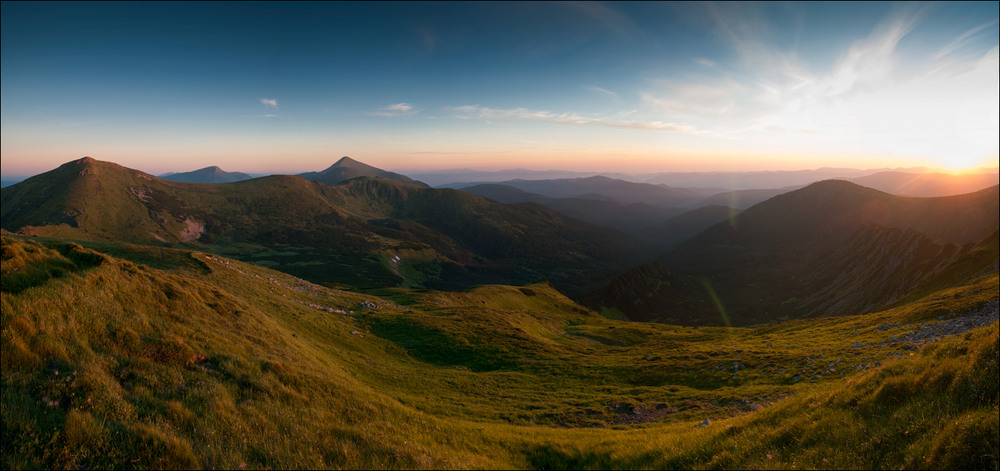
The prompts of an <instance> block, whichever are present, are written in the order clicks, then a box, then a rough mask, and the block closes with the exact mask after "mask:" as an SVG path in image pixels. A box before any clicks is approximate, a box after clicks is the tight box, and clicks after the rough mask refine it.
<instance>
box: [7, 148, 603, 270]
mask: <svg viewBox="0 0 1000 471" xmlns="http://www.w3.org/2000/svg"><path fill="white" fill-rule="evenodd" d="M341 167H342V168H354V166H346V167H345V166H343V165H342V166H341ZM0 196H2V201H3V206H2V210H0V211H2V219H0V221H2V226H3V228H4V229H6V230H9V231H12V232H20V233H23V234H32V235H38V236H48V237H60V238H68V239H76V240H92V241H116V242H128V243H140V244H161V245H165V246H183V247H197V248H200V249H203V250H209V251H213V252H216V253H220V254H225V255H227V256H231V257H236V258H241V259H243V260H248V261H253V262H254V263H258V264H261V265H267V266H271V267H275V268H278V269H280V270H282V271H285V272H288V273H293V274H295V275H297V276H301V277H304V278H308V279H310V280H313V281H316V282H325V283H341V284H350V285H352V286H360V287H382V286H395V285H400V284H402V285H412V286H430V287H439V288H440V287H449V288H452V287H469V286H472V285H474V284H476V283H483V282H504V283H524V282H537V281H541V280H545V279H549V280H551V281H552V282H554V283H557V284H559V285H560V286H563V287H572V286H574V285H576V286H579V283H580V282H579V281H578V280H580V279H583V278H586V274H587V273H591V272H595V271H596V272H598V273H605V272H609V271H610V270H611V269H612V268H617V267H619V266H621V264H622V261H621V260H620V258H619V257H618V255H619V254H620V251H621V245H622V244H619V242H618V241H617V240H616V237H615V235H616V233H615V232H614V231H611V230H608V229H604V228H600V227H596V226H592V225H588V224H585V223H582V222H580V221H576V220H573V219H570V218H566V217H564V216H562V215H561V214H559V213H556V212H554V211H551V210H547V209H545V208H541V207H531V206H523V205H518V206H510V205H504V204H501V203H498V202H495V201H492V200H489V199H486V198H482V197H478V196H475V195H471V194H467V193H460V192H455V191H454V190H434V189H429V188H424V187H423V186H421V185H418V184H414V183H406V182H400V181H395V180H388V179H382V178H364V177H359V178H355V179H352V180H348V181H346V182H343V183H341V184H339V185H336V186H330V185H325V184H322V183H317V182H310V181H307V180H304V179H302V178H300V177H296V176H288V175H283V176H280V175H276V176H269V177H263V178H257V179H253V180H246V181H241V182H236V183H229V184H214V185H208V184H192V183H179V182H171V181H166V180H162V179H159V178H157V177H153V176H151V175H147V174H144V173H142V172H139V171H136V170H131V169H127V168H125V167H121V166H118V165H115V164H112V163H108V162H99V161H96V160H94V159H90V158H86V159H81V160H78V161H74V162H70V163H67V164H65V165H63V166H60V167H59V168H57V169H55V170H53V171H51V172H47V173H45V174H42V175H39V176H36V177H33V178H30V179H28V180H26V181H24V182H21V183H19V184H17V185H14V186H12V187H8V188H4V189H3V190H2V193H0ZM438 204H440V206H435V205H438Z"/></svg>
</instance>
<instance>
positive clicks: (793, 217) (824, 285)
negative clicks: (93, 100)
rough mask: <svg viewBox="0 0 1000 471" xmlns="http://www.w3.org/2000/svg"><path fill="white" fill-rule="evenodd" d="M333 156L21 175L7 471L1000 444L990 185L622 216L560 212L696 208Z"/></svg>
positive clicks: (5, 269)
mask: <svg viewBox="0 0 1000 471" xmlns="http://www.w3.org/2000/svg"><path fill="white" fill-rule="evenodd" d="M334 167H336V168H341V169H344V172H340V173H341V176H340V177H335V176H331V180H330V181H331V182H333V183H332V184H327V183H324V182H320V181H310V180H307V179H305V178H303V177H301V176H294V175H276V176H268V177H262V178H254V179H249V180H243V181H239V182H233V183H185V182H175V181H170V180H165V179H161V178H157V177H155V176H152V175H149V174H145V173H143V172H140V171H138V170H134V169H129V168H126V167H122V166H120V165H117V164H114V163H110V162H101V161H97V160H95V159H91V158H84V159H80V160H77V161H73V162H69V163H66V164H64V165H62V166H60V167H58V168H56V169H54V170H52V171H50V172H46V173H44V174H41V175H38V176H35V177H32V178H30V179H27V180H25V181H23V182H20V183H17V184H15V185H12V186H10V187H7V188H4V189H3V190H2V191H0V202H2V205H0V227H2V229H0V232H2V237H0V239H2V240H0V253H2V264H0V265H2V266H0V278H2V282H0V301H2V305H3V309H2V311H0V317H2V325H3V333H2V337H3V339H2V340H3V342H2V344H0V345H2V355H0V363H2V372H3V374H2V377H0V381H2V386H3V389H2V390H3V397H2V402H3V407H2V408H0V425H2V427H0V441H2V444H3V449H4V453H3V454H2V458H0V459H2V464H3V466H4V468H5V469H8V468H9V469H22V468H33V469H37V468H46V469H55V468H59V469H63V468H111V467H122V466H126V467H127V466H135V467H151V468H169V469H181V468H200V467H205V468H227V469H230V468H231V469H243V468H248V467H249V468H310V469H321V468H324V469H325V468H407V469H410V468H434V469H439V468H473V467H475V468H534V469H551V468H558V469H583V468H588V469H589V468H601V469H604V468H619V467H620V468H630V469H639V468H650V469H674V468H702V467H705V468H734V467H751V468H799V467H805V468H827V467H830V468H851V467H863V468H914V467H927V468H962V469H965V468H969V469H990V468H996V467H997V465H998V461H997V458H996V457H997V456H1000V444H998V443H997V440H996V437H997V432H998V429H997V427H998V425H997V424H1000V421H998V420H997V410H998V409H997V406H998V402H1000V390H998V389H1000V377H998V374H1000V369H998V368H997V358H998V357H997V355H998V349H1000V329H998V326H997V316H998V307H1000V303H998V300H997V292H998V283H1000V278H998V263H1000V241H998V237H1000V235H998V234H1000V231H998V212H1000V211H998V199H1000V198H998V186H995V185H994V186H990V187H988V188H985V189H980V190H978V191H975V192H970V193H966V194H960V195H952V196H938V197H911V196H899V195H894V194H889V193H885V192H882V191H878V190H875V189H872V188H867V187H863V186H860V185H857V184H855V183H851V182H848V181H842V180H826V181H820V182H817V183H813V184H810V185H807V186H805V187H802V188H798V189H792V190H789V191H785V192H783V193H782V194H780V195H776V196H774V197H771V198H769V199H767V200H766V201H763V202H760V203H759V204H756V205H753V206H752V207H749V208H747V209H745V210H743V211H740V210H739V209H736V208H734V207H731V206H721V205H708V206H702V207H696V208H695V209H691V210H687V211H684V210H683V209H680V211H684V212H681V213H679V214H674V215H671V216H666V217H664V218H663V219H660V220H658V221H652V222H650V223H649V224H648V225H645V226H643V227H641V228H635V227H633V228H632V230H631V231H630V232H629V233H626V232H622V231H618V230H616V229H613V228H610V227H606V226H602V225H597V224H593V223H588V222H584V221H581V220H578V219H575V218H572V217H570V216H567V215H566V214H563V213H561V212H558V211H555V210H553V209H550V208H549V207H546V206H559V205H564V209H563V211H567V212H569V211H579V213H580V216H581V218H582V217H586V216H590V218H591V220H592V221H595V222H596V221H603V223H604V224H610V223H612V222H613V221H614V219H612V218H611V216H612V215H613V214H614V212H615V211H616V210H617V211H621V212H626V211H627V208H640V209H641V210H643V211H652V210H650V208H656V209H657V210H661V211H665V212H664V213H662V215H666V214H667V212H669V211H675V210H678V209H671V208H667V207H663V206H654V205H646V204H645V203H641V202H632V203H626V202H623V201H620V200H618V199H615V197H612V196H609V195H602V194H598V193H596V192H584V193H580V194H578V195H576V196H565V195H567V194H572V193H569V190H566V188H570V187H572V188H573V190H572V191H574V192H575V191H581V190H586V189H587V188H595V187H602V188H605V189H607V188H612V189H613V188H619V189H622V188H625V189H632V188H636V187H629V186H627V185H621V184H620V183H617V182H607V181H605V180H602V179H592V180H589V181H586V182H583V183H593V184H594V185H591V186H589V187H588V186H586V185H584V186H580V183H581V181H574V182H558V183H557V184H555V186H554V187H553V188H554V189H553V190H551V191H553V192H555V191H566V192H567V193H563V195H564V196H546V195H542V194H539V193H534V194H532V193H528V192H525V191H524V190H521V189H517V188H514V187H512V186H505V185H500V186H483V187H479V188H478V189H475V190H476V191H480V192H481V193H489V192H493V193H491V194H492V196H491V198H493V199H491V198H487V197H484V196H479V195H476V194H472V193H471V192H467V191H459V190H455V189H433V188H428V187H427V186H426V185H423V184H421V183H419V182H414V181H409V180H406V179H399V178H396V179H393V178H386V177H385V176H384V175H379V174H378V172H380V170H379V169H375V168H374V167H368V166H364V165H363V164H362V165H356V162H353V161H344V160H341V161H340V162H338V163H337V164H335V165H334ZM348 170H350V171H348ZM359 171H360V172H361V173H363V174H360V175H358V174H356V175H353V176H350V177H348V176H347V175H348V174H350V173H351V172H355V173H356V172H359ZM321 173H322V172H321ZM335 173H337V172H329V173H328V175H333V174H335ZM336 178H346V179H344V180H339V181H336V182H334V180H335V179H336ZM574 185H576V187H574ZM560 186H561V187H560ZM652 186H653V187H656V186H657V185H652ZM639 188H640V189H641V191H650V192H659V191H660V190H659V189H652V190H651V189H649V187H647V186H642V187H639ZM542 190H544V188H542ZM546 191H547V190H546ZM609 192H610V191H609ZM628 194H629V193H628V192H620V193H617V194H615V196H616V197H617V198H624V197H627V195H628ZM501 198H525V199H527V201H524V202H517V203H514V204H505V203H502V202H500V201H497V199H501ZM543 205H546V206H543ZM574 205H577V206H574ZM588 205H590V207H592V208H594V210H593V211H591V213H592V214H589V215H588V213H587V210H586V208H587V206H588ZM696 205H697V204H696ZM616 208H617V209H616ZM602 213H603V215H602ZM635 214H640V212H639V211H637V212H636V213H633V216H634V215H635ZM626 219H627V218H626ZM650 219H651V220H652V219H656V218H650ZM623 220H624V219H623ZM620 221H621V220H619V223H620ZM643 241H646V242H643ZM649 241H659V243H660V244H662V246H663V247H671V248H666V249H664V251H662V252H661V251H657V250H656V249H654V248H651V247H653V246H654V244H649V243H648V242H649ZM545 280H548V281H550V282H546V281H545ZM497 282H501V283H504V284H503V285H498V284H484V283H497ZM563 293H566V294H563ZM567 294H568V295H569V296H567ZM578 301H581V302H582V304H581V302H578ZM627 320H631V322H630V321H627ZM635 321H655V322H635ZM670 324H674V325H670ZM803 437H805V438H803Z"/></svg>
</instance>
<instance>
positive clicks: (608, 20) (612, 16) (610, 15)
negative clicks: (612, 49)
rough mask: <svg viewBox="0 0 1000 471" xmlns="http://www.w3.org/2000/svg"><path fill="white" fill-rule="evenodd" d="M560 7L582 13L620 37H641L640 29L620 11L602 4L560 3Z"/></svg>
mask: <svg viewBox="0 0 1000 471" xmlns="http://www.w3.org/2000/svg"><path fill="white" fill-rule="evenodd" d="M557 5H562V6H564V7H566V8H570V9H573V10H576V11H578V12H580V13H582V14H583V15H584V16H586V17H588V18H590V19H591V20H593V21H594V22H595V23H597V24H598V25H600V26H601V27H602V28H604V29H605V30H608V31H611V32H613V33H616V34H619V35H622V36H635V35H638V36H642V35H644V32H643V30H642V28H641V27H640V26H639V25H638V24H636V22H634V21H632V19H631V18H629V17H628V15H626V14H625V13H623V12H622V11H621V10H618V9H617V8H615V7H614V6H613V5H611V4H608V3H603V2H560V3H557Z"/></svg>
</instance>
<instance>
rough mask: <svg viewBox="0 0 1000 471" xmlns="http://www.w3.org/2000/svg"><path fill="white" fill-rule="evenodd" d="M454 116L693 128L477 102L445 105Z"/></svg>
mask: <svg viewBox="0 0 1000 471" xmlns="http://www.w3.org/2000/svg"><path fill="white" fill-rule="evenodd" d="M445 110H446V111H451V112H453V113H454V114H453V116H452V117H453V118H456V119H478V120H483V121H547V122H551V123H557V124H566V125H572V126H604V127H611V128H622V129H646V130H655V131H673V132H682V133H693V132H696V130H695V129H694V128H693V127H691V126H687V125H684V124H678V123H673V122H665V121H634V120H622V119H615V118H602V117H594V116H584V115H580V114H577V113H555V112H552V111H548V110H531V109H528V108H521V107H518V108H490V107H486V106H480V105H464V106H454V107H450V108H446V109H445Z"/></svg>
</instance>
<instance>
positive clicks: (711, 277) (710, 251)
mask: <svg viewBox="0 0 1000 471" xmlns="http://www.w3.org/2000/svg"><path fill="white" fill-rule="evenodd" d="M997 225H998V193H997V187H992V188H988V189H986V190H982V191H979V192H976V193H971V194H967V195H958V196H950V197H940V198H909V197H899V196H893V195H889V194H886V193H882V192H879V191H876V190H872V189H868V188H864V187H860V186H857V185H854V184H852V183H848V182H844V181H835V180H831V181H825V182H819V183H815V184H813V185H810V186H808V187H806V188H803V189H801V190H796V191H793V192H790V193H785V194H782V195H779V196H776V197H774V198H772V199H770V200H768V201H766V202H764V203H761V204H758V205H756V206H754V207H752V208H750V209H748V210H746V211H744V212H742V213H740V214H739V216H737V217H736V218H734V219H733V220H732V221H731V222H729V223H721V224H718V225H716V226H713V227H712V228H710V229H708V230H706V231H705V232H703V233H701V234H699V235H698V236H697V237H695V238H694V239H691V240H689V241H688V242H686V243H684V244H682V245H681V246H679V247H677V248H676V249H674V250H672V251H671V252H670V253H668V254H667V255H666V256H664V257H663V258H662V259H661V260H660V261H659V262H658V263H656V264H653V265H650V266H646V267H643V268H641V269H636V270H633V271H632V272H629V273H626V274H624V275H622V276H621V277H620V278H618V279H617V280H615V281H614V282H613V283H612V284H610V285H609V286H608V287H607V288H606V289H605V290H603V292H600V293H596V294H595V295H594V296H593V297H592V298H591V300H590V301H589V302H590V303H591V304H592V305H594V306H605V307H614V308H617V309H620V310H621V311H623V312H624V313H626V314H627V315H629V317H630V318H632V319H635V320H646V319H654V318H660V319H664V320H670V319H673V321H677V322H692V323H702V322H708V323H720V322H721V323H730V322H732V323H736V324H740V325H746V324H753V323H758V322H769V321H773V320H775V319H780V318H783V317H787V316H792V317H798V316H803V315H820V314H844V313H847V312H851V311H849V310H848V311H842V310H837V309H834V310H830V309H832V308H830V307H829V306H831V304H830V302H831V301H832V300H833V299H834V298H837V297H843V296H847V297H850V298H852V299H851V300H850V301H849V302H847V304H843V306H844V308H845V309H846V306H848V305H849V306H853V307H854V308H856V307H857V306H859V305H867V304H870V303H875V304H878V303H885V302H889V301H891V300H892V299H885V296H884V294H889V293H891V292H892V291H891V290H887V291H883V290H880V289H874V288H872V289H868V288H867V287H866V288H865V289H864V290H862V291H860V292H858V291H855V292H850V293H842V292H834V291H831V290H820V291H817V289H818V287H823V286H826V287H829V286H833V285H835V284H836V283H837V280H838V279H840V278H841V277H847V275H845V274H844V272H843V271H838V270H835V269H832V270H826V269H824V266H831V265H836V264H838V263H848V262H841V261H842V260H870V259H871V257H876V259H877V258H878V257H879V256H881V255H879V254H878V252H879V251H885V250H889V251H893V250H897V249H898V247H896V243H902V242H903V241H904V240H906V239H905V238H900V237H899V236H900V235H901V234H896V235H894V236H893V237H887V238H884V239H882V242H881V243H879V242H878V241H877V240H878V239H879V237H877V236H872V237H874V238H873V239H871V240H869V239H868V238H866V237H864V236H857V237H860V238H858V239H855V241H854V242H853V243H852V242H851V238H852V237H856V235H857V234H859V232H861V231H864V230H869V229H870V228H873V227H875V228H877V227H882V228H895V229H900V230H903V231H907V230H911V231H914V232H915V233H918V234H919V237H917V239H921V240H923V239H924V238H925V239H926V240H925V241H923V242H918V241H916V240H912V241H911V242H906V243H907V244H911V245H909V247H911V249H912V250H917V249H918V248H921V247H927V251H928V253H933V254H937V255H934V256H931V258H932V259H933V258H934V257H941V258H938V259H935V260H934V261H926V263H924V262H925V261H920V262H919V263H918V264H919V265H921V266H922V267H923V269H921V270H918V271H920V276H925V275H929V274H930V273H928V272H926V271H923V270H933V269H934V268H935V267H937V266H938V265H940V264H943V263H946V262H948V261H950V260H951V258H952V257H957V256H959V255H961V251H959V250H955V249H954V248H948V247H947V245H948V244H953V245H956V246H961V245H965V244H974V243H978V242H979V241H980V240H982V239H983V238H984V237H986V236H988V235H989V234H990V233H991V232H992V231H993V230H994V229H996V227H997ZM872 234H878V232H873V233H872ZM882 235H885V233H883V234H882ZM863 240H864V242H862V241H863ZM928 244H929V245H928ZM845 246H847V247H849V248H848V249H842V247H845ZM970 246H971V245H968V246H966V249H968V248H969V247H970ZM838 249H842V250H841V253H840V254H839V255H837V256H834V255H833V254H834V253H835V252H836V251H837V250H838ZM843 250H854V251H855V252H853V253H851V254H846V253H844V252H843ZM921 250H923V249H921ZM831 257H834V258H831ZM913 257H916V258H923V257H925V254H923V253H922V252H917V253H914V255H913ZM867 266H868V267H869V268H876V267H877V264H869V265H867ZM907 266H908V265H907ZM893 268H900V266H894V267H893ZM900 269H901V270H903V269H905V268H900ZM900 273H901V272H893V271H890V272H889V273H883V274H882V275H880V276H882V277H893V276H897V275H900ZM856 275H857V274H854V276H856ZM873 276H874V275H873ZM920 276H916V275H915V276H911V277H908V278H906V279H907V280H909V281H908V282H907V283H905V284H904V285H905V286H902V287H901V288H905V289H906V290H908V289H910V288H912V287H913V286H912V283H915V282H916V280H917V279H918V278H919V277H920ZM845 286H846V285H845ZM904 292H905V290H904ZM879 293H882V294H879ZM899 294H902V292H900V293H897V294H896V295H897V296H898V295H899ZM824 306H825V307H824Z"/></svg>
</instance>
